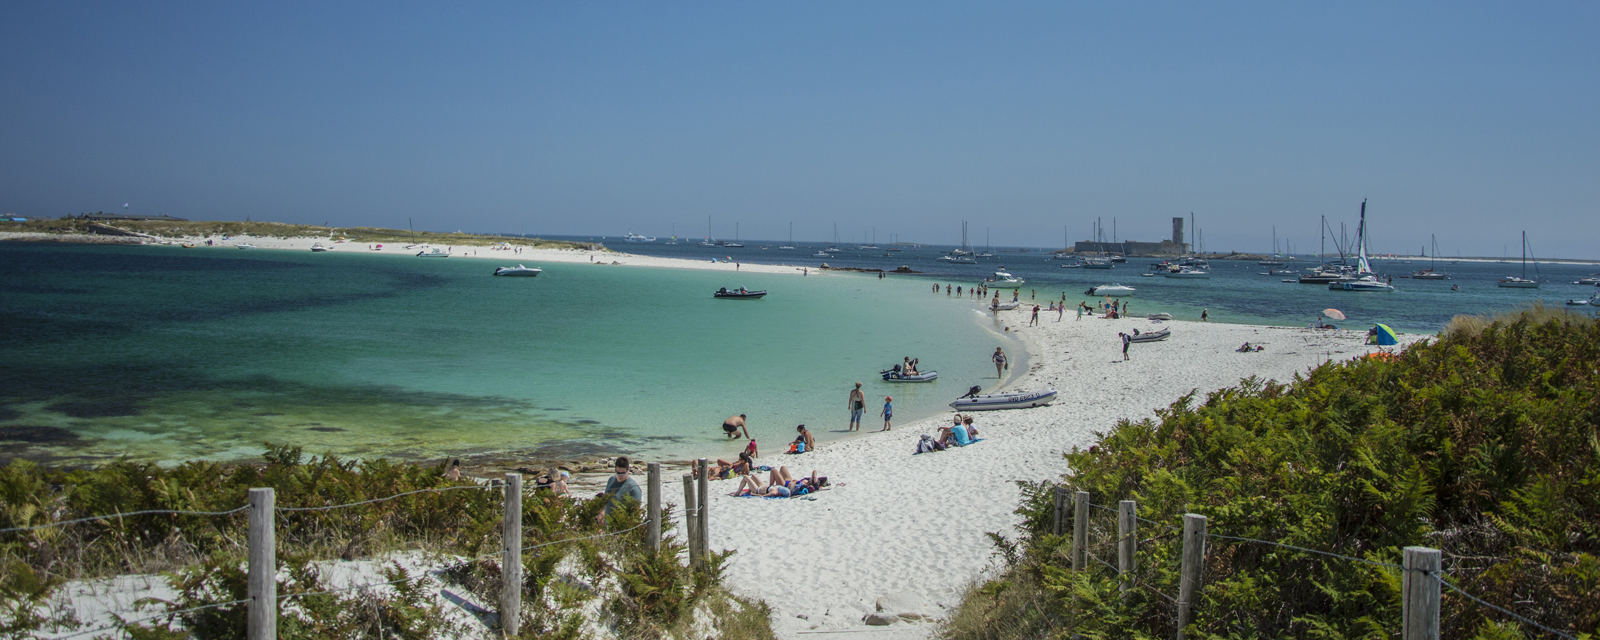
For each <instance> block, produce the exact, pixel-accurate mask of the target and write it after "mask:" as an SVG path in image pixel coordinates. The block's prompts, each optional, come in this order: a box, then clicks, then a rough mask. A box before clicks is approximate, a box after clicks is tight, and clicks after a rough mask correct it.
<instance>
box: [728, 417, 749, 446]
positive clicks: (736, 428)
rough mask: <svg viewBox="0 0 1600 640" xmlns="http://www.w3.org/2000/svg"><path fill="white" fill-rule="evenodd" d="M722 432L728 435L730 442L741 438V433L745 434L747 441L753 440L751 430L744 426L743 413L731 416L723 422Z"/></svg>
mask: <svg viewBox="0 0 1600 640" xmlns="http://www.w3.org/2000/svg"><path fill="white" fill-rule="evenodd" d="M722 431H723V433H726V434H728V439H729V440H732V439H734V438H737V437H739V432H740V431H743V432H744V437H745V439H747V440H749V439H751V438H750V429H749V428H748V427H746V426H744V414H742V413H741V414H739V415H736V416H731V417H729V418H728V419H727V420H723V421H722Z"/></svg>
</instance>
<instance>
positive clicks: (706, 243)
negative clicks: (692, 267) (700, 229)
mask: <svg viewBox="0 0 1600 640" xmlns="http://www.w3.org/2000/svg"><path fill="white" fill-rule="evenodd" d="M700 246H702V247H715V246H717V243H715V242H712V241H711V216H706V239H705V240H702V241H701V242H700Z"/></svg>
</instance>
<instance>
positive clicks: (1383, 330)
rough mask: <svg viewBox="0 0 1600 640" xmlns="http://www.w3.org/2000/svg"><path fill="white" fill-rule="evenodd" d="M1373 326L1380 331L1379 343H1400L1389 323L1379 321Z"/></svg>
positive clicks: (1386, 344) (1385, 344) (1384, 344)
mask: <svg viewBox="0 0 1600 640" xmlns="http://www.w3.org/2000/svg"><path fill="white" fill-rule="evenodd" d="M1372 328H1373V329H1375V330H1377V332H1378V344H1379V345H1383V346H1388V345H1392V344H1400V340H1399V338H1397V337H1395V335H1394V329H1390V328H1389V325H1386V324H1383V323H1378V324H1375V325H1372Z"/></svg>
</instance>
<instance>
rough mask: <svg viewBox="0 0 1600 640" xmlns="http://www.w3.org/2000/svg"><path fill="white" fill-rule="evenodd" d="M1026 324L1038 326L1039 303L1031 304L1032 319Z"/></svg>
mask: <svg viewBox="0 0 1600 640" xmlns="http://www.w3.org/2000/svg"><path fill="white" fill-rule="evenodd" d="M1028 326H1030V327H1037V326H1039V305H1033V319H1032V320H1029V321H1028Z"/></svg>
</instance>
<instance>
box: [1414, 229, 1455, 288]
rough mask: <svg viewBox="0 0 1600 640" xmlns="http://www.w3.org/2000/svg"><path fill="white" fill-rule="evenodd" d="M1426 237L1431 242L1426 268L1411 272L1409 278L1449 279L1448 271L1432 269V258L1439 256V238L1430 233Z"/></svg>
mask: <svg viewBox="0 0 1600 640" xmlns="http://www.w3.org/2000/svg"><path fill="white" fill-rule="evenodd" d="M1428 239H1429V240H1430V241H1432V242H1433V252H1432V253H1429V254H1428V268H1426V269H1423V270H1421V271H1417V272H1414V273H1412V274H1411V279H1412V280H1448V279H1450V274H1448V273H1440V272H1438V271H1434V267H1433V262H1434V259H1435V258H1438V257H1439V239H1438V238H1437V237H1435V236H1433V235H1431V234H1430V235H1429V236H1428Z"/></svg>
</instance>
